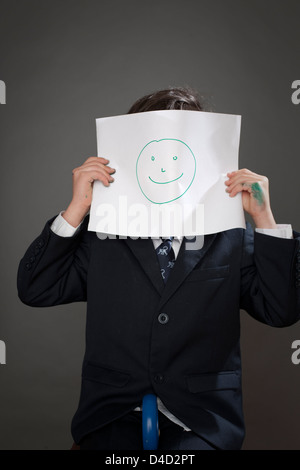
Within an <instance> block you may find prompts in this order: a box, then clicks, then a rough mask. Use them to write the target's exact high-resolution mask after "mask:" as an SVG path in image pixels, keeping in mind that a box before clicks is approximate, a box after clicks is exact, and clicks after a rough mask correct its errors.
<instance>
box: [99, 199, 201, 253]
mask: <svg viewBox="0 0 300 470" xmlns="http://www.w3.org/2000/svg"><path fill="white" fill-rule="evenodd" d="M94 215H95V218H96V220H97V226H96V233H97V236H98V238H99V239H101V240H104V239H106V238H110V239H114V238H116V237H117V236H116V235H115V234H119V235H118V238H123V239H124V238H125V239H126V238H132V239H134V240H135V239H137V238H158V237H169V236H178V235H179V236H181V234H185V239H186V241H187V243H186V244H185V249H186V250H199V249H201V248H202V247H203V243H204V204H196V205H192V204H179V203H178V204H176V203H174V204H172V206H170V205H168V206H166V205H164V204H152V205H150V206H147V205H145V204H139V203H135V204H129V203H128V199H127V197H126V196H119V198H118V201H117V204H108V203H107V204H100V205H99V206H98V207H96V208H95V212H94ZM199 234H200V235H199Z"/></svg>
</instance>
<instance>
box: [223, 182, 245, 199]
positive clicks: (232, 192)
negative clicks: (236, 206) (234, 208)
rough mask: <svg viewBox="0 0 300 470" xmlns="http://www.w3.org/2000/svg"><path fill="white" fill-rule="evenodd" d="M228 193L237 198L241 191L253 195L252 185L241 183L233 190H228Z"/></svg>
mask: <svg viewBox="0 0 300 470" xmlns="http://www.w3.org/2000/svg"><path fill="white" fill-rule="evenodd" d="M226 191H227V192H228V193H229V196H230V197H234V196H236V195H237V194H238V193H240V192H241V191H248V192H249V193H251V185H248V183H239V184H237V185H235V186H234V187H233V188H232V189H229V188H227V189H226Z"/></svg>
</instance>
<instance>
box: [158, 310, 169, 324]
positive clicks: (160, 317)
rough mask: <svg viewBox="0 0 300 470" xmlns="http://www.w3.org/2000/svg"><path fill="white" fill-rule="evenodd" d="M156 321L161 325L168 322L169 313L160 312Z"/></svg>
mask: <svg viewBox="0 0 300 470" xmlns="http://www.w3.org/2000/svg"><path fill="white" fill-rule="evenodd" d="M158 321H159V323H161V324H162V325H165V324H166V323H168V321H169V315H167V314H166V313H160V314H159V315H158Z"/></svg>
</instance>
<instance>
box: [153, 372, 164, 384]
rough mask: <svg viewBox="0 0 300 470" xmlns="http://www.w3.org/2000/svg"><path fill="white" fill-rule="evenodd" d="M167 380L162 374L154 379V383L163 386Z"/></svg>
mask: <svg viewBox="0 0 300 470" xmlns="http://www.w3.org/2000/svg"><path fill="white" fill-rule="evenodd" d="M164 380H165V377H164V376H163V375H162V374H157V375H156V376H155V377H154V382H155V383H156V384H162V383H163V382H164Z"/></svg>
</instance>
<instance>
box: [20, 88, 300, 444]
mask: <svg viewBox="0 0 300 470" xmlns="http://www.w3.org/2000/svg"><path fill="white" fill-rule="evenodd" d="M161 109H187V110H193V111H203V108H202V105H201V103H200V101H199V99H198V97H197V95H196V94H195V93H194V92H192V91H191V90H188V89H184V88H170V89H167V90H161V91H158V92H156V93H153V94H150V95H147V96H145V97H143V98H141V99H140V100H138V101H137V102H136V103H135V104H134V105H133V106H132V107H131V109H130V110H129V113H136V112H144V111H154V110H161ZM115 173H116V172H115V170H114V169H113V168H112V167H111V166H110V165H109V161H108V160H106V159H104V158H98V157H90V158H88V159H87V160H86V161H85V162H84V164H83V165H82V166H80V167H78V168H75V169H74V170H73V197H72V200H71V203H70V205H69V206H68V207H67V209H66V210H65V211H64V212H63V213H61V214H59V215H58V216H57V217H55V218H53V219H51V220H50V221H49V222H48V223H47V224H46V226H45V228H44V230H43V231H42V233H41V235H40V236H39V237H38V238H37V239H36V240H35V241H34V242H33V244H32V245H31V246H30V247H29V249H28V250H27V252H26V254H25V256H24V258H23V259H22V260H21V263H20V266H19V272H18V290H19V296H20V299H21V300H22V301H23V302H24V303H26V304H28V305H31V306H37V307H43V306H53V305H58V304H64V303H69V302H76V301H86V302H87V326H86V352H85V356H84V361H83V368H82V389H81V396H80V402H79V406H78V409H77V411H76V414H75V416H74V418H73V422H72V434H73V437H74V441H75V443H76V444H78V445H80V448H81V449H87V450H89V449H99V450H100V449H103V450H134V449H136V450H137V449H142V426H141V411H140V409H141V404H142V399H143V397H144V396H145V395H146V394H148V393H152V394H155V395H156V396H157V397H158V408H159V423H160V439H159V449H161V450H162V449H168V450H175V449H176V450H177V449H182V450H185V449H194V450H196V449H207V450H208V449H240V448H241V446H242V443H243V438H244V421H243V411H242V391H241V359H240V346H239V337H240V319H239V312H240V309H244V310H246V311H247V312H248V313H249V314H250V315H251V316H253V317H254V318H256V319H257V320H259V321H261V322H264V323H266V324H268V325H271V326H276V327H283V326H287V325H291V324H293V323H295V322H296V321H298V319H299V315H300V304H299V298H300V296H299V292H300V291H299V287H300V277H299V276H300V275H299V269H300V268H299V266H300V248H299V242H300V234H299V233H296V232H294V233H293V232H292V229H291V227H290V226H277V225H276V222H275V220H274V217H273V214H272V210H271V206H270V199H269V189H268V180H267V178H266V177H264V176H261V175H257V174H255V173H253V172H251V171H249V170H246V169H243V170H239V171H235V172H232V173H229V174H228V180H227V181H226V191H227V192H228V195H229V197H234V196H235V195H236V194H237V193H239V192H242V201H243V207H244V210H245V211H246V212H247V213H248V214H250V216H251V217H252V219H253V222H254V224H255V232H254V233H253V231H252V229H251V227H250V225H249V224H248V225H247V229H246V230H243V229H234V230H228V231H226V232H221V233H216V234H212V235H207V236H205V237H204V245H203V247H202V248H201V249H199V250H194V251H191V250H185V243H186V241H185V239H183V240H179V239H176V238H175V239H174V240H173V243H172V247H171V248H170V249H172V250H173V252H172V253H173V258H174V259H175V263H174V267H173V268H172V272H171V274H170V277H169V278H168V280H167V282H164V279H163V278H162V276H161V272H160V265H159V256H158V255H157V253H159V246H160V243H161V242H162V240H151V239H138V240H132V239H126V240H124V239H118V238H117V239H108V238H107V239H105V240H100V239H99V238H98V237H97V235H96V233H93V232H88V231H87V223H88V220H87V219H88V216H87V214H88V212H89V208H90V204H91V200H92V190H93V182H94V181H95V180H99V181H101V182H102V183H103V184H104V185H105V186H109V185H110V184H113V181H114V178H117V177H118V175H116V174H115ZM224 191H225V188H224ZM165 243H166V242H165ZM174 259H173V260H174Z"/></svg>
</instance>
